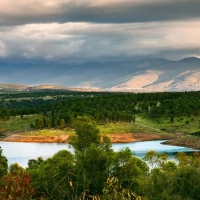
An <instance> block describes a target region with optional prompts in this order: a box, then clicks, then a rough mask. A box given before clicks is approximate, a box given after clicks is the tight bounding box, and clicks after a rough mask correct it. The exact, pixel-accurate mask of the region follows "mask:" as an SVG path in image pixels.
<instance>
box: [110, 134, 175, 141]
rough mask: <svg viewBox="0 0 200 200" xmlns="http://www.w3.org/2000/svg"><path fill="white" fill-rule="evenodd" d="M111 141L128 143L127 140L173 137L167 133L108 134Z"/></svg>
mask: <svg viewBox="0 0 200 200" xmlns="http://www.w3.org/2000/svg"><path fill="white" fill-rule="evenodd" d="M108 137H110V140H111V142H112V143H129V142H142V141H152V140H167V139H171V138H174V136H173V135H169V134H156V133H155V134H154V133H149V134H147V133H120V134H115V133H114V134H109V135H108Z"/></svg>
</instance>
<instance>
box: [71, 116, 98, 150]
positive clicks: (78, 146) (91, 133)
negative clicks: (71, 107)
mask: <svg viewBox="0 0 200 200" xmlns="http://www.w3.org/2000/svg"><path fill="white" fill-rule="evenodd" d="M69 143H70V144H71V145H72V146H73V147H74V148H75V150H80V151H81V150H83V149H86V148H88V147H89V146H90V145H91V144H96V145H98V144H100V134H99V129H98V128H97V125H96V122H95V121H94V120H92V119H91V118H89V117H87V116H83V117H77V120H76V122H75V135H74V136H71V137H70V138H69Z"/></svg>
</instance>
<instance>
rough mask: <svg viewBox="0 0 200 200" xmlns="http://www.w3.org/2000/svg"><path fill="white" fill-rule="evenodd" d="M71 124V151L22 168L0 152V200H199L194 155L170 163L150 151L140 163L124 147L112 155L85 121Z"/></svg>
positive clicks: (199, 167) (198, 157)
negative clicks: (72, 127) (9, 162)
mask: <svg viewBox="0 0 200 200" xmlns="http://www.w3.org/2000/svg"><path fill="white" fill-rule="evenodd" d="M74 126H75V135H71V137H70V144H71V147H72V152H69V151H67V150H62V151H60V152H58V153H56V154H55V155H54V156H52V157H51V158H48V159H46V160H43V159H42V158H38V159H32V160H29V162H28V167H27V168H26V169H23V168H22V167H21V166H19V165H18V164H17V163H15V164H12V165H10V166H9V167H8V165H7V159H6V158H5V157H4V156H3V155H2V150H0V179H1V180H0V199H2V200H4V199H5V200H7V199H35V200H36V199H38V200H39V199H40V200H41V199H46V200H89V199H94V200H112V199H113V200H131V199H133V200H134V199H137V200H139V199H144V200H161V199H162V200H197V199H200V187H199V183H200V154H199V153H194V155H193V156H187V155H186V154H184V153H179V154H178V155H177V159H178V161H179V162H178V163H175V162H173V161H168V159H167V155H165V154H158V153H156V152H154V151H151V152H148V153H147V154H146V156H145V157H144V159H143V160H140V159H138V158H136V157H134V156H132V152H131V151H130V150H129V149H128V148H126V149H123V150H121V151H119V152H114V151H113V150H112V148H111V144H110V142H109V139H108V138H107V137H103V139H100V133H99V129H98V127H97V125H96V123H95V122H94V121H93V120H92V119H91V118H90V117H86V116H82V117H77V119H76V121H75V123H74Z"/></svg>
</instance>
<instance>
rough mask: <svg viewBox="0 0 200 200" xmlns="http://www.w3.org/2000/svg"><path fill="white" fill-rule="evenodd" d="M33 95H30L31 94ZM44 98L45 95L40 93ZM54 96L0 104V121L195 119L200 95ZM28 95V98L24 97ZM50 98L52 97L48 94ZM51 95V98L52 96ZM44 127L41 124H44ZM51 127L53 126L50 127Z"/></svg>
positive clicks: (103, 94) (123, 94)
mask: <svg viewBox="0 0 200 200" xmlns="http://www.w3.org/2000/svg"><path fill="white" fill-rule="evenodd" d="M31 94H32V95H33V93H31ZM44 94H45V95H46V93H44ZM66 94H67V93H65V95H64V93H63V94H62V95H58V94H57V96H54V98H53V99H49V100H48V99H47V100H45V99H44V98H39V99H37V98H33V99H27V100H24V99H23V100H21V101H18V100H13V99H10V100H9V101H3V100H2V102H1V103H0V118H5V119H6V118H9V116H16V115H29V114H39V113H40V114H41V113H43V114H44V116H45V118H49V119H51V121H55V120H54V119H59V120H64V121H65V124H68V123H70V121H73V120H74V119H76V116H78V115H88V116H92V117H93V118H94V119H95V120H96V121H97V122H98V123H104V122H115V121H126V122H131V121H134V117H135V115H136V114H138V113H142V114H143V115H144V116H145V117H149V118H155V119H159V118H170V120H171V122H173V118H174V117H181V116H188V117H190V116H198V115H199V114H200V92H199V91H197V92H194V91H193V92H160V93H137V94H135V93H105V92H104V93H95V92H93V93H88V92H87V93H84V92H75V93H73V94H74V95H72V93H71V95H68V96H67V95H66ZM27 95H28V94H27ZM52 95H53V94H52ZM54 95H55V94H54ZM44 124H45V123H44ZM52 126H53V125H52Z"/></svg>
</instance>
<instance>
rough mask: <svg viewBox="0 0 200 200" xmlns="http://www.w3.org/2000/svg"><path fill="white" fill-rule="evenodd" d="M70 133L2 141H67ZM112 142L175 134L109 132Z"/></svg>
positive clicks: (166, 136) (158, 137) (169, 137)
mask: <svg viewBox="0 0 200 200" xmlns="http://www.w3.org/2000/svg"><path fill="white" fill-rule="evenodd" d="M68 137H69V135H56V136H54V135H50V136H48V135H45V136H38V135H20V134H12V135H9V136H7V137H4V138H3V139H2V141H7V142H36V143H67V142H68ZM108 137H110V140H111V142H112V143H129V142H140V141H151V140H164V139H171V138H173V135H169V134H146V133H120V134H109V135H108Z"/></svg>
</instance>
